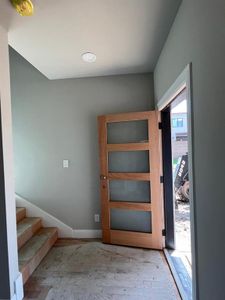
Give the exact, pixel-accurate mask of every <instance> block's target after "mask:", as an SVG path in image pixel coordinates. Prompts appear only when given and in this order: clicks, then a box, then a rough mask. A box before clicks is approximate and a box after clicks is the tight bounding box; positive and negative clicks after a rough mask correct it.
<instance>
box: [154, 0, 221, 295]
mask: <svg viewBox="0 0 225 300" xmlns="http://www.w3.org/2000/svg"><path fill="white" fill-rule="evenodd" d="M190 62H191V63H192V86H193V91H192V92H193V97H192V115H191V116H192V123H193V124H192V130H193V136H192V141H193V145H192V148H193V165H194V170H193V175H194V181H195V182H194V183H195V184H194V187H195V189H194V199H193V201H194V208H195V211H194V213H195V214H194V220H195V223H196V232H195V236H194V238H195V246H196V251H195V252H196V275H197V278H196V280H197V281H196V283H197V288H196V295H195V297H196V298H195V299H198V300H214V299H215V300H217V299H218V300H220V299H221V300H222V299H224V297H225V284H224V282H225V281H224V280H225V255H224V254H225V221H224V220H225V199H224V181H225V175H224V174H225V171H224V170H225V159H224V153H225V135H224V131H225V1H224V0H214V1H212V0H183V2H182V4H181V7H180V9H179V12H178V15H177V17H176V19H175V22H174V24H173V26H172V29H171V31H170V34H169V36H168V39H167V42H166V43H165V46H164V48H163V51H162V53H161V55H160V58H159V60H158V63H157V66H156V68H155V73H154V79H155V95H156V101H159V99H160V98H161V97H162V96H163V94H164V93H165V92H166V91H167V89H168V88H169V87H170V85H171V84H172V83H173V82H174V81H175V79H176V78H177V77H178V75H179V74H180V73H181V72H182V71H183V69H184V68H185V66H186V65H187V64H188V63H190Z"/></svg>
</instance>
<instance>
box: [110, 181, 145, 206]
mask: <svg viewBox="0 0 225 300" xmlns="http://www.w3.org/2000/svg"><path fill="white" fill-rule="evenodd" d="M109 194H110V200H112V201H127V202H129V201H130V202H143V203H149V202H151V201H150V197H151V196H150V182H149V181H134V180H110V181H109Z"/></svg>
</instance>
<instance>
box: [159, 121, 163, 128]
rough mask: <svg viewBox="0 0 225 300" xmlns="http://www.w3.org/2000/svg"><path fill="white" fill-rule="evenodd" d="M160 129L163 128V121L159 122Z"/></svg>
mask: <svg viewBox="0 0 225 300" xmlns="http://www.w3.org/2000/svg"><path fill="white" fill-rule="evenodd" d="M159 129H160V130H161V129H162V122H159Z"/></svg>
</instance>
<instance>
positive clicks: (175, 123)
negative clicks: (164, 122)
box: [172, 119, 177, 127]
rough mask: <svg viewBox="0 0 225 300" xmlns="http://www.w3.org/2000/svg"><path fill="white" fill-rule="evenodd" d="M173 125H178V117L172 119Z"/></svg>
mask: <svg viewBox="0 0 225 300" xmlns="http://www.w3.org/2000/svg"><path fill="white" fill-rule="evenodd" d="M172 126H173V127H177V119H172Z"/></svg>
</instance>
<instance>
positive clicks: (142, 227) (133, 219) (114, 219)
mask: <svg viewBox="0 0 225 300" xmlns="http://www.w3.org/2000/svg"><path fill="white" fill-rule="evenodd" d="M110 222H111V229H116V230H127V231H137V232H146V233H151V232H152V221H151V212H149V211H133V210H125V209H114V208H113V209H111V210H110Z"/></svg>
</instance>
